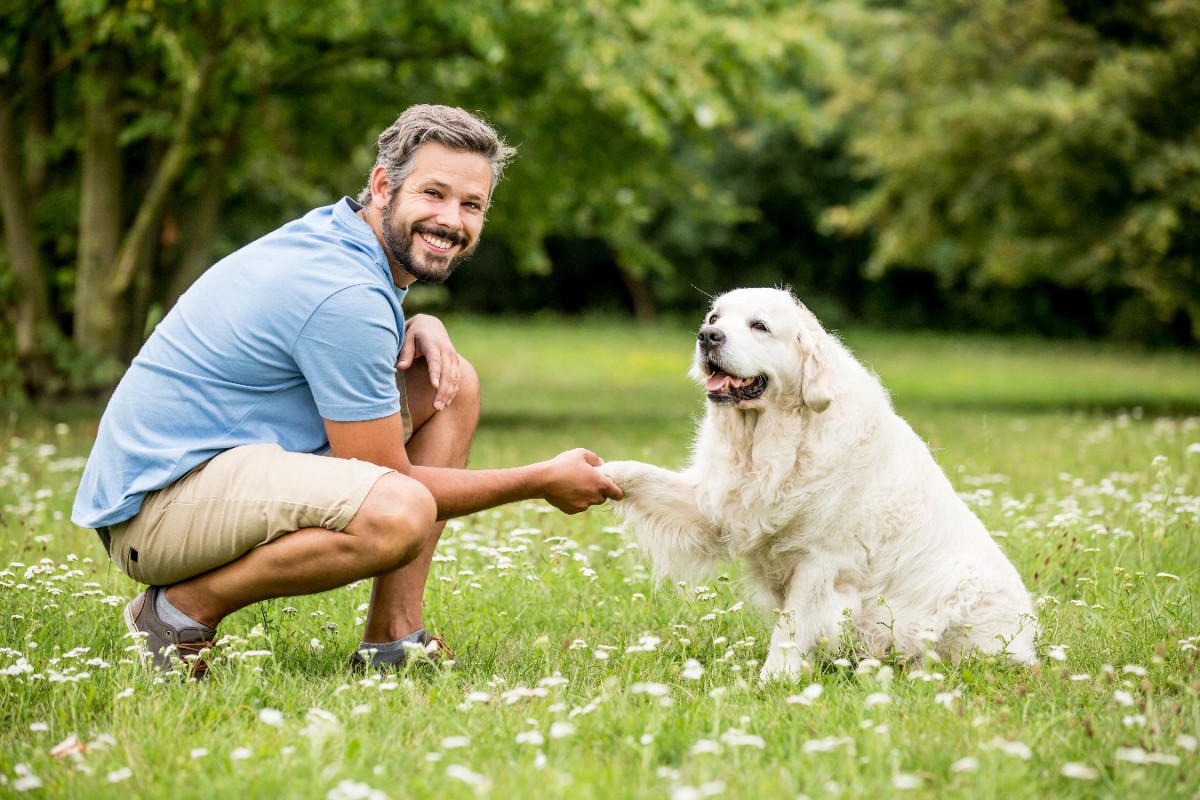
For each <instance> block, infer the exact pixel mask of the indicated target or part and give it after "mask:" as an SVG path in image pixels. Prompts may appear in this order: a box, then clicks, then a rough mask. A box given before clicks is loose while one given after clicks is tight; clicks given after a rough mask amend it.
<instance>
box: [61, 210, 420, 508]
mask: <svg viewBox="0 0 1200 800" xmlns="http://www.w3.org/2000/svg"><path fill="white" fill-rule="evenodd" d="M358 208H359V207H358V205H357V204H355V203H354V202H353V201H352V200H350V199H349V198H343V199H342V200H341V201H340V202H338V203H335V204H334V205H331V206H325V207H322V208H317V209H314V210H313V211H310V212H309V213H308V214H306V215H305V216H304V217H302V218H301V219H298V220H296V221H294V222H290V223H288V224H287V225H284V226H283V227H282V228H279V229H278V230H276V231H274V232H272V233H269V234H267V235H266V236H264V237H263V238H261V239H259V240H258V241H255V242H252V243H251V244H248V245H246V246H245V247H243V248H242V249H240V250H238V251H237V252H235V253H233V254H231V255H229V256H228V257H226V258H224V259H222V260H221V261H219V262H217V263H216V264H214V265H213V266H212V268H210V269H209V270H208V271H207V272H205V273H204V275H203V276H202V277H201V278H200V279H199V280H198V281H196V283H195V284H194V285H193V286H192V287H191V288H190V289H189V290H188V291H187V292H186V293H185V294H184V295H183V297H181V298H180V299H179V302H178V303H177V304H176V305H175V307H174V308H173V309H171V311H170V313H168V314H167V316H166V317H165V318H164V319H163V320H162V322H160V323H159V325H158V326H157V327H156V328H155V329H154V332H153V333H152V334H151V335H150V338H149V339H148V340H147V341H146V343H145V345H143V347H142V350H141V352H140V353H138V355H137V357H136V358H135V359H134V360H133V363H132V364H130V366H129V369H128V371H127V372H126V373H125V376H124V377H123V378H122V379H121V382H120V384H118V386H117V389H116V391H115V392H114V394H113V396H112V399H111V400H110V402H109V404H108V407H107V409H105V412H104V416H103V417H102V418H101V420H100V429H99V431H98V433H97V435H96V444H95V446H94V447H93V449H92V453H91V456H90V457H89V458H88V463H87V467H86V468H85V469H84V472H83V479H82V482H81V483H80V486H79V492H78V494H77V495H76V497H75V506H74V509H73V510H72V513H71V519H72V521H73V522H74V523H75V524H76V525H79V526H81V527H84V528H97V527H100V526H102V525H115V524H116V523H118V522H122V521H124V520H126V519H129V518H130V517H132V516H134V515H135V514H136V513H137V512H138V509H139V508H141V505H142V497H143V495H144V494H145V493H146V492H150V491H154V490H155V489H161V488H162V487H164V486H167V485H169V484H171V483H173V482H174V481H175V480H177V479H178V478H180V477H182V476H183V475H184V474H186V473H187V472H188V471H189V470H191V469H192V468H193V467H195V466H196V465H198V464H200V463H202V462H204V461H207V460H208V459H210V458H212V457H213V456H215V455H217V454H218V453H220V452H222V451H224V450H228V449H230V448H232V447H237V446H239V445H245V444H258V443H264V442H273V443H275V444H278V445H279V446H280V447H282V448H283V449H284V450H288V451H292V452H300V453H319V452H323V451H325V450H327V449H328V446H329V443H328V440H327V439H326V436H325V427H324V422H323V420H326V419H328V420H331V421H335V422H356V421H360V420H369V419H378V418H381V417H386V416H389V415H391V414H394V413H396V412H397V411H399V410H400V396H399V391H398V390H397V388H396V359H397V357H398V356H399V353H400V344H401V342H402V341H403V338H404V312H403V310H402V308H401V303H402V301H403V299H404V294H405V290H403V289H399V288H397V287H396V286H395V285H393V283H392V274H391V270H390V269H389V267H388V263H387V258H386V257H385V256H384V253H383V248H382V247H381V246H380V244H379V240H378V239H377V238H376V237H375V233H374V231H373V230H372V229H371V227H370V226H369V225H368V224H367V223H366V222H364V221H363V220H361V219H359V217H358V215H357V214H356V213H355V212H356V211H357V210H358ZM81 302H86V298H81Z"/></svg>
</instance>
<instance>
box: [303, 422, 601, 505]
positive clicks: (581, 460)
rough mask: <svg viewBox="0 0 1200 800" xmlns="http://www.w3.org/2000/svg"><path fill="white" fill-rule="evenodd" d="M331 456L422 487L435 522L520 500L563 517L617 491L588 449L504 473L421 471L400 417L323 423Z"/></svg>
mask: <svg viewBox="0 0 1200 800" xmlns="http://www.w3.org/2000/svg"><path fill="white" fill-rule="evenodd" d="M325 431H326V435H327V436H328V437H329V445H330V452H331V454H332V455H333V456H336V457H338V458H357V459H358V460H360V461H369V462H371V463H373V464H379V465H380V466H384V467H391V468H392V469H394V470H396V471H397V472H401V473H403V474H405V475H408V476H410V477H412V478H415V479H416V480H418V481H420V482H421V483H422V484H424V485H425V487H426V488H427V489H429V491H430V492H431V493H432V494H433V497H434V499H435V500H436V501H437V506H438V519H450V518H451V517H461V516H464V515H466V514H473V513H475V512H476V511H482V510H484V509H487V508H494V507H495V506H499V505H503V504H505V503H511V502H514V501H518V500H532V499H542V500H545V501H547V502H548V503H550V504H551V505H553V506H554V507H555V508H557V509H559V510H560V511H563V512H565V513H567V514H575V513H578V512H580V511H585V510H587V509H588V508H589V507H590V506H593V505H597V504H599V503H603V502H604V501H605V500H606V499H609V498H611V499H614V500H619V499H620V498H621V490H620V488H618V487H617V485H616V484H615V483H613V482H612V481H611V480H609V479H608V478H607V477H606V476H604V475H602V474H601V473H600V471H599V470H597V469H596V467H598V466H599V465H600V464H601V463H603V462H602V460H601V459H600V458H599V456H597V455H595V454H594V453H591V452H589V451H587V450H583V449H578V450H568V451H567V452H565V453H560V454H559V455H557V456H555V457H554V458H552V459H550V460H549V461H540V462H538V463H536V464H529V465H526V466H522V467H511V468H508V469H485V470H468V469H448V468H444V467H423V466H419V465H415V464H413V463H412V462H410V461H409V460H408V454H407V453H406V452H405V450H404V423H403V421H402V419H401V417H400V415H399V414H393V415H392V416H390V417H384V418H383V419H375V420H368V421H366V422H331V421H329V420H326V421H325Z"/></svg>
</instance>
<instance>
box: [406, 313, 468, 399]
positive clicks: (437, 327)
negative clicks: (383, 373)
mask: <svg viewBox="0 0 1200 800" xmlns="http://www.w3.org/2000/svg"><path fill="white" fill-rule="evenodd" d="M418 358H424V359H425V362H426V364H428V365H429V383H430V384H432V385H433V388H434V389H435V391H436V393H435V394H434V396H433V407H434V410H436V411H442V410H444V409H445V408H446V407H447V406H448V405H450V404H451V403H452V402H454V396H455V395H457V394H458V382H459V377H460V373H461V367H460V365H459V356H458V351H457V350H455V349H454V345H452V344H451V343H450V334H449V333H447V332H446V326H445V325H443V324H442V322H441V320H439V319H438V318H437V317H431V316H429V315H428V314H417V315H416V316H415V317H413V318H412V319H410V320H408V321H407V322H406V323H405V325H404V344H403V345H401V347H400V358H399V359H398V360H397V361H396V369H398V370H400V371H401V372H403V371H404V370H406V369H408V368H409V367H411V366H412V365H413V361H415V360H416V359H418Z"/></svg>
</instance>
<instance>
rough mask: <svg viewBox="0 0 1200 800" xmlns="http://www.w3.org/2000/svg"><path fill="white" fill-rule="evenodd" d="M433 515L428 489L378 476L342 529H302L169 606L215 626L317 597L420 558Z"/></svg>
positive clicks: (176, 591) (188, 586)
mask: <svg viewBox="0 0 1200 800" xmlns="http://www.w3.org/2000/svg"><path fill="white" fill-rule="evenodd" d="M435 515H436V505H435V504H434V501H433V496H432V495H430V494H429V491H428V490H427V489H425V487H424V486H421V485H420V484H419V483H417V482H416V481H414V480H412V479H411V478H408V477H405V476H403V475H399V474H397V473H388V474H385V475H383V476H382V477H380V478H379V479H378V480H377V481H376V482H375V484H374V485H373V486H372V488H371V490H370V491H369V492H368V493H367V496H366V499H365V500H364V501H363V503H362V505H361V506H360V507H359V509H358V511H357V513H355V515H354V517H353V518H352V519H351V520H350V522H349V523H348V524H347V525H346V527H345V528H344V529H343V530H342V531H330V530H327V529H325V528H303V529H300V530H297V531H294V532H292V533H287V534H284V535H282V536H279V537H278V538H276V539H273V540H272V541H270V542H268V543H267V544H264V545H261V546H258V547H255V548H253V549H251V550H249V551H248V552H247V553H246V554H245V555H243V556H241V557H240V558H238V559H236V560H235V561H232V562H231V563H228V564H225V565H224V566H220V567H217V568H216V569H213V570H210V571H208V572H204V573H202V574H200V575H197V576H195V577H193V578H188V579H187V580H184V581H181V582H179V583H176V584H174V585H171V586H169V587H168V588H167V591H166V597H167V600H168V602H170V604H171V605H173V606H175V607H176V608H178V609H179V610H180V611H182V612H183V613H184V614H186V615H187V616H189V617H191V618H192V619H194V620H196V621H197V622H201V623H204V624H205V625H207V626H209V627H211V628H215V627H217V623H219V622H220V621H221V620H222V619H224V618H225V617H226V616H228V615H229V614H232V613H233V612H234V611H237V610H238V609H240V608H243V607H245V606H248V605H250V604H251V603H256V602H258V601H260V600H268V599H271V598H275V597H286V596H293V595H302V594H312V593H315V592H321V591H325V590H327V589H333V588H336V587H338V586H345V585H346V584H348V583H352V582H353V581H356V580H361V579H363V578H368V577H373V576H375V575H379V574H382V573H386V572H389V571H391V570H394V569H396V567H397V565H400V564H405V563H408V562H411V561H413V560H414V559H419V558H420V557H421V556H422V555H423V554H424V552H425V550H426V549H427V543H426V538H427V537H428V536H429V531H430V527H431V526H432V525H433V521H434V518H435Z"/></svg>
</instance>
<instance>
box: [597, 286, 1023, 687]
mask: <svg viewBox="0 0 1200 800" xmlns="http://www.w3.org/2000/svg"><path fill="white" fill-rule="evenodd" d="M714 315H715V316H714ZM714 320H715V321H714ZM755 323H760V325H764V324H765V325H766V326H767V328H769V331H768V332H764V331H763V330H761V329H759V328H758V327H755V326H754V324H755ZM705 325H706V329H707V328H708V327H711V328H712V329H716V330H718V331H719V332H720V333H721V334H723V336H724V342H723V343H722V344H721V346H720V349H719V352H718V353H717V356H716V357H717V358H718V359H719V362H720V365H721V367H722V369H723V370H724V371H725V372H728V373H731V374H734V375H737V376H740V377H743V378H749V377H753V376H755V375H764V376H766V378H767V381H768V383H767V388H766V391H765V392H764V393H763V394H762V396H761V397H758V398H756V399H753V400H742V401H740V402H738V403H736V404H716V403H713V402H709V404H708V412H707V415H706V416H705V418H704V420H703V422H702V424H701V425H700V430H699V433H698V436H697V439H696V441H695V444H694V448H693V455H692V459H691V463H690V466H688V467H687V468H686V469H684V470H683V471H682V472H674V471H670V470H666V469H662V468H660V467H656V466H652V465H650V464H643V463H641V462H637V461H610V462H608V463H607V464H605V465H604V466H603V467H602V469H603V471H604V472H605V473H606V474H607V475H608V476H609V477H611V478H612V479H613V480H614V481H615V482H616V483H617V484H618V485H619V486H620V487H621V488H622V489H623V490H624V493H625V499H624V500H622V501H620V502H618V503H616V504H615V509H616V511H617V513H618V514H619V515H620V516H621V517H622V518H623V519H624V520H626V521H627V522H628V523H629V524H630V526H631V527H632V528H633V530H634V532H635V534H636V536H637V539H638V542H639V544H640V545H641V547H642V548H643V550H644V551H646V552H647V553H648V554H649V556H650V559H651V561H652V563H653V564H654V566H655V568H656V571H657V572H658V573H659V574H660V575H663V574H665V575H670V576H672V577H676V578H680V577H701V576H703V575H705V574H710V573H711V572H712V571H713V570H714V569H715V568H716V567H717V566H718V565H719V564H720V563H721V562H725V561H730V560H736V559H740V560H741V561H743V562H744V563H745V565H746V572H747V576H748V579H749V582H750V584H751V585H752V587H753V588H754V589H755V590H756V592H757V594H758V596H759V599H760V600H762V601H763V602H765V603H767V604H768V605H770V606H773V607H775V608H777V609H779V611H780V612H781V613H780V615H779V620H778V623H777V624H776V626H775V630H774V633H773V635H772V637H771V645H770V650H769V652H768V655H767V659H766V662H765V666H764V667H763V671H762V677H763V679H764V680H766V679H770V678H774V677H790V676H796V675H798V674H799V672H800V670H801V668H802V664H803V660H804V658H805V657H807V656H809V655H811V654H813V653H814V652H815V651H817V650H819V649H821V648H822V647H830V648H833V649H838V648H839V639H840V636H841V634H842V633H843V632H848V633H851V634H853V636H854V639H855V641H856V643H857V646H858V647H860V648H863V649H865V650H866V652H868V653H870V654H872V655H875V656H882V655H884V654H886V653H887V651H888V650H889V649H890V648H894V650H895V651H896V652H898V653H900V654H902V655H903V656H905V657H910V658H915V657H918V656H921V655H922V654H924V653H926V652H928V651H933V652H935V653H936V654H937V655H938V656H940V657H942V658H949V659H952V660H954V659H958V658H960V657H961V656H963V655H965V654H967V653H968V652H973V651H974V652H980V653H1005V654H1007V656H1008V657H1009V658H1011V659H1012V660H1013V661H1015V662H1018V663H1026V664H1032V663H1035V662H1036V655H1035V650H1034V639H1035V634H1036V631H1037V623H1036V620H1035V617H1034V612H1033V606H1032V604H1031V602H1030V598H1029V594H1028V592H1027V591H1026V589H1025V587H1024V585H1023V584H1022V582H1021V578H1020V576H1019V575H1018V574H1017V571H1016V569H1014V568H1013V566H1012V564H1011V563H1010V562H1009V561H1008V560H1007V559H1006V558H1005V557H1004V554H1003V553H1001V552H1000V548H998V547H997V546H996V543H995V542H994V541H993V540H992V537H991V536H990V535H989V534H988V532H987V530H986V529H985V528H984V526H983V523H981V522H980V521H979V519H978V518H977V517H976V516H975V515H974V514H973V513H972V512H971V511H970V509H968V508H967V506H966V505H965V504H964V503H963V501H962V500H961V499H960V498H959V497H958V495H957V494H956V493H955V491H954V489H953V487H952V486H951V485H950V482H949V480H947V478H946V476H945V474H944V473H943V472H942V470H941V469H940V468H939V467H938V465H937V464H936V463H935V462H934V460H933V457H932V455H931V454H930V452H929V449H928V448H927V447H926V446H925V444H924V442H922V441H921V440H920V438H918V437H917V435H916V434H915V433H914V432H913V430H912V429H911V428H910V427H909V426H908V424H907V423H906V422H905V421H904V420H902V419H901V418H900V417H899V416H897V415H896V413H895V411H894V410H893V409H892V404H891V400H890V399H889V397H888V395H887V392H886V391H885V390H884V388H883V386H882V385H881V384H880V383H879V380H878V379H877V378H876V377H875V376H874V375H873V374H872V373H870V372H869V371H868V370H867V369H866V368H864V367H863V366H862V364H860V363H859V362H858V361H857V360H856V359H855V358H854V357H853V356H852V355H851V354H850V351H849V350H847V349H846V347H844V346H843V345H842V344H841V342H839V341H838V340H837V339H835V338H834V337H832V336H830V335H829V334H827V333H826V332H825V331H824V330H823V329H822V327H821V325H820V323H818V321H817V319H816V317H814V316H813V315H812V314H811V313H810V312H809V311H808V309H807V308H805V307H804V306H803V304H801V303H799V302H798V301H797V300H796V299H795V298H794V297H793V296H792V295H791V294H790V293H788V292H784V291H780V290H776V289H739V290H737V291H733V292H730V293H728V294H725V295H722V296H721V297H719V298H717V299H716V301H715V302H714V303H713V306H712V310H711V311H710V312H709V316H708V317H706V323H705ZM710 357H712V354H711V353H706V352H705V351H704V350H703V348H702V347H701V345H700V343H697V348H696V359H695V363H694V364H693V367H692V372H691V374H692V376H693V377H694V378H696V379H697V380H698V381H699V382H701V383H703V382H704V380H705V378H707V377H708V370H707V369H706V366H705V365H706V364H707V362H708V361H709V359H710ZM844 623H845V627H844Z"/></svg>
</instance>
